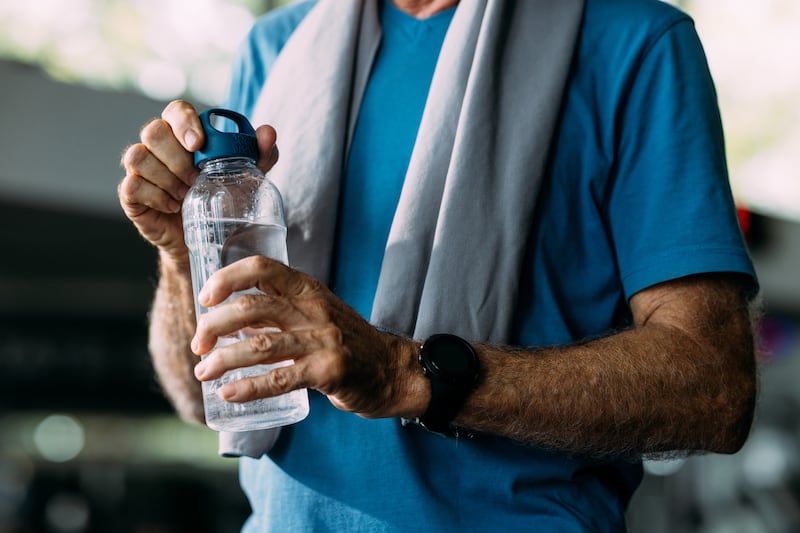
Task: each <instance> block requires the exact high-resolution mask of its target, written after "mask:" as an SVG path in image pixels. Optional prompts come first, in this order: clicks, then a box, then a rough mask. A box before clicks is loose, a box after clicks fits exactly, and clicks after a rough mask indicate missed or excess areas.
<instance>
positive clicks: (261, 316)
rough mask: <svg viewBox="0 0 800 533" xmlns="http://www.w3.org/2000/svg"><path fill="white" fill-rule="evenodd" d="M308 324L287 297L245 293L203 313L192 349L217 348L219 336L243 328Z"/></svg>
mask: <svg viewBox="0 0 800 533" xmlns="http://www.w3.org/2000/svg"><path fill="white" fill-rule="evenodd" d="M288 324H292V327H293V328H296V329H302V328H303V327H307V326H308V324H307V321H306V320H304V318H303V317H302V315H301V314H300V313H299V312H298V311H297V310H296V309H294V308H293V307H292V305H291V304H290V303H289V301H288V300H287V299H285V298H282V297H279V296H274V295H266V294H243V295H241V296H239V297H237V298H236V299H235V300H233V301H232V302H230V303H228V304H226V305H222V306H219V307H217V308H215V309H212V310H210V311H209V312H207V313H205V314H204V315H202V316H201V317H200V318H199V319H198V321H197V330H196V331H195V335H194V338H193V339H192V343H191V347H192V351H193V352H194V353H196V354H198V355H202V354H205V353H207V352H209V351H210V350H211V349H213V348H214V345H215V344H216V342H217V339H218V338H219V337H222V336H225V335H232V334H235V333H236V332H238V331H239V330H241V329H244V328H264V327H277V328H283V329H288V327H287V326H288Z"/></svg>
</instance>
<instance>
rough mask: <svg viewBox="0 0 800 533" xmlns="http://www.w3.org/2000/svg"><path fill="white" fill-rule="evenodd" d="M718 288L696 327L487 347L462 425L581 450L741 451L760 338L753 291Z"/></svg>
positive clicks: (650, 327)
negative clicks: (561, 343) (750, 307)
mask: <svg viewBox="0 0 800 533" xmlns="http://www.w3.org/2000/svg"><path fill="white" fill-rule="evenodd" d="M706 296H708V295H706ZM712 296H713V297H712V298H711V299H709V300H707V301H706V302H703V301H702V299H699V301H696V302H693V303H692V305H694V306H696V307H697V308H698V309H696V310H694V311H693V310H689V311H688V312H687V316H692V315H694V316H698V317H700V316H704V317H707V318H706V319H704V320H699V322H702V323H697V324H691V327H687V328H683V327H676V326H675V325H673V324H669V325H668V324H665V323H664V322H663V321H651V322H647V321H645V322H644V323H639V324H636V325H635V326H634V327H633V328H631V329H629V330H626V331H622V332H619V333H616V334H613V335H610V336H608V337H605V338H602V339H597V340H594V341H591V342H587V343H585V344H580V345H575V346H567V347H559V348H552V349H539V350H519V349H509V348H498V347H491V346H478V347H477V348H478V352H479V355H480V357H481V362H482V364H483V369H484V374H483V377H482V381H481V383H480V384H479V386H478V388H477V390H476V391H475V392H474V393H473V394H472V395H471V396H470V398H469V399H468V401H467V404H466V405H465V406H464V408H463V409H462V411H461V413H460V414H459V416H458V417H457V419H456V424H457V425H461V426H464V427H467V428H471V429H473V430H478V431H482V432H488V433H494V434H499V435H504V436H508V437H510V438H512V439H515V440H519V441H523V442H527V443H533V444H537V445H541V446H545V447H549V448H553V449H558V450H562V451H570V452H576V453H590V454H600V455H639V454H648V453H656V452H664V451H672V450H706V451H715V452H729V453H730V452H734V451H736V450H737V449H738V448H739V447H740V446H741V445H742V443H743V442H744V439H745V438H746V436H747V433H748V431H749V427H750V422H751V419H752V411H753V404H754V397H755V363H754V357H753V339H752V335H751V328H750V321H749V315H748V312H747V308H746V305H745V304H744V303H743V300H741V299H738V298H736V297H734V296H733V293H729V292H725V291H722V292H721V294H716V293H714V294H713V295H712ZM720 298H721V301H720ZM708 302H711V303H710V304H709V303H708ZM709 305H713V306H714V307H715V309H714V311H713V313H710V314H709V313H708V312H704V311H702V310H701V309H700V308H701V307H703V306H709ZM709 316H710V318H708V317H709Z"/></svg>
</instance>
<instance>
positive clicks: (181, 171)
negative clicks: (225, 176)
mask: <svg viewBox="0 0 800 533" xmlns="http://www.w3.org/2000/svg"><path fill="white" fill-rule="evenodd" d="M140 137H141V139H142V143H143V144H144V145H145V146H146V147H147V149H148V150H149V151H150V152H151V153H152V154H153V156H154V157H155V158H156V159H158V161H160V162H161V163H162V164H163V166H164V167H165V168H167V169H169V171H170V173H171V174H172V176H174V178H176V179H178V180H180V181H181V182H183V185H184V186H186V187H187V188H188V186H189V185H191V184H192V183H194V180H195V178H196V177H197V174H198V170H197V169H196V168H195V166H194V158H193V156H192V154H191V153H189V152H187V151H186V150H185V149H184V147H183V146H182V145H181V143H180V142H179V141H178V139H177V138H176V137H175V133H174V132H173V129H172V127H171V126H170V124H169V123H168V122H167V121H166V120H162V119H155V120H151V121H150V122H148V123H147V124H146V125H145V126H144V128H142V131H141V132H140ZM143 175H145V176H146V174H143Z"/></svg>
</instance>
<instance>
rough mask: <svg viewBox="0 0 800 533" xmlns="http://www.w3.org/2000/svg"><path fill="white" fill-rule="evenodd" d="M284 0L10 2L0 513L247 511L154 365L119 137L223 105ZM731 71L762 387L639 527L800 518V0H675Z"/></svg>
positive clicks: (163, 527) (225, 464) (58, 528)
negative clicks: (759, 297)
mask: <svg viewBox="0 0 800 533" xmlns="http://www.w3.org/2000/svg"><path fill="white" fill-rule="evenodd" d="M281 3H283V2H278V1H268V0H66V1H65V0H0V117H2V123H1V124H2V125H0V228H2V229H0V232H2V236H3V238H2V242H3V243H4V246H5V248H6V250H7V252H6V253H4V254H2V256H0V257H2V260H0V533H6V532H39V531H42V532H107V531H115V532H137V533H144V532H178V531H192V532H203V531H214V532H217V531H237V530H238V529H239V528H240V527H241V525H242V523H243V521H244V519H245V518H246V516H247V514H248V512H249V506H248V503H247V501H246V499H245V498H244V496H243V495H242V493H241V491H240V489H239V487H238V481H237V472H236V468H237V464H236V461H235V460H231V459H221V458H218V457H217V456H216V438H215V434H214V433H212V432H211V431H209V430H207V429H204V428H199V427H193V426H189V425H186V424H184V423H182V422H180V421H179V420H177V418H175V417H174V415H173V414H172V413H171V411H170V409H169V407H168V405H167V403H166V401H165V400H164V399H163V397H162V395H161V393H160V391H159V387H158V384H157V383H156V381H155V379H154V376H153V371H152V368H151V366H150V363H149V359H148V355H147V346H146V342H147V341H146V320H147V318H146V317H147V312H148V307H149V302H150V297H151V295H152V291H153V288H154V284H155V279H156V277H155V275H156V273H155V264H156V263H155V260H156V258H155V254H154V251H153V250H152V249H151V248H150V247H149V246H148V245H147V244H145V243H144V242H143V241H142V240H141V239H140V238H139V237H138V235H137V234H136V232H135V230H134V229H133V228H132V227H131V226H130V224H129V223H127V222H126V221H125V220H124V218H123V215H122V212H121V210H120V208H119V205H118V202H117V198H116V186H117V183H118V182H119V180H120V179H121V177H122V170H121V169H120V167H119V157H120V155H121V152H122V150H123V148H124V147H125V146H126V145H128V144H130V143H132V142H136V141H137V135H138V130H139V127H140V126H141V125H142V124H144V123H145V122H146V121H147V120H148V119H150V118H151V117H154V116H157V115H158V114H160V111H161V109H162V108H163V106H164V104H165V102H167V101H169V100H171V99H173V98H176V97H183V98H187V99H190V100H192V101H193V102H196V103H197V104H198V105H199V106H207V105H216V104H220V103H222V101H223V99H224V97H225V92H226V87H227V84H228V79H229V75H230V72H229V61H230V59H231V56H232V54H233V53H234V51H235V49H236V48H237V46H238V45H239V43H240V42H241V39H242V38H243V37H244V34H245V33H246V31H247V30H248V28H249V27H250V26H251V24H252V23H253V20H254V18H255V17H257V16H258V15H260V14H262V13H264V12H266V11H267V10H269V9H272V8H274V7H276V6H277V5H279V4H281ZM673 3H676V4H679V5H680V7H681V8H683V9H684V10H686V11H688V12H689V13H690V14H691V15H692V16H693V17H694V18H695V21H696V25H697V29H698V32H699V33H700V36H701V38H702V40H703V42H704V45H705V47H706V51H707V54H708V57H709V62H710V65H711V70H712V72H713V74H714V76H715V79H716V82H717V88H718V92H719V98H720V106H721V109H722V114H723V120H724V123H725V129H726V136H727V145H728V156H729V162H730V171H731V183H732V186H733V190H734V193H735V196H736V200H737V203H738V204H739V206H740V215H741V220H742V226H743V228H744V230H745V233H746V235H747V239H748V242H749V245H750V247H751V253H752V256H753V259H754V261H755V263H756V268H757V270H758V272H759V275H760V278H761V284H762V289H763V295H764V300H765V313H764V316H763V319H762V320H761V324H760V329H761V333H762V337H763V340H762V344H763V346H762V356H761V374H762V385H761V395H760V401H759V406H758V415H757V420H756V423H755V426H754V428H753V432H752V435H751V438H750V440H749V441H748V443H747V445H746V446H745V448H744V449H743V450H742V451H741V452H740V453H738V454H736V455H733V456H717V455H708V456H702V457H692V458H689V459H682V460H673V461H649V462H647V463H646V471H647V474H646V478H645V481H644V483H643V485H642V488H641V490H640V491H639V492H638V494H637V495H636V497H635V499H634V501H633V503H632V509H631V511H630V514H629V522H630V528H631V531H632V532H634V533H644V532H655V533H660V532H697V533H739V532H741V533H760V532H765V533H767V532H769V533H771V532H775V533H783V532H796V531H800V418H799V417H798V412H799V411H798V409H799V407H800V387H798V386H797V384H796V382H797V381H798V379H800V337H798V327H799V326H800V278H798V273H800V176H798V170H797V169H798V168H800V104H798V102H797V97H798V95H800V37H798V32H797V28H798V27H800V2H797V0H760V1H759V2H752V1H746V0H726V1H725V2H719V0H685V1H681V2H673Z"/></svg>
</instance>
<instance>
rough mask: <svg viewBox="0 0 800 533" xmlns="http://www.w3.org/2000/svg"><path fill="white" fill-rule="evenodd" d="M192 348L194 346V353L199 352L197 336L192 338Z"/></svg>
mask: <svg viewBox="0 0 800 533" xmlns="http://www.w3.org/2000/svg"><path fill="white" fill-rule="evenodd" d="M191 348H192V351H193V352H194V353H197V348H198V343H197V337H194V338H193V339H192V344H191Z"/></svg>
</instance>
